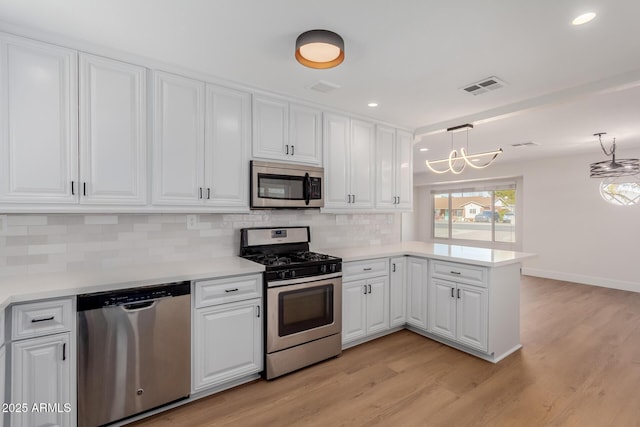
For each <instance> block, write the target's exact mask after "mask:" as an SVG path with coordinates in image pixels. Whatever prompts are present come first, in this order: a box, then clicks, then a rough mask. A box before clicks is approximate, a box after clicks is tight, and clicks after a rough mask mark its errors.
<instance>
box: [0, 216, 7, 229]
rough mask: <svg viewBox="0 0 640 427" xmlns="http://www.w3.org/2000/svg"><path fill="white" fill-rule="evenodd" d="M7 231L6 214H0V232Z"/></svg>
mask: <svg viewBox="0 0 640 427" xmlns="http://www.w3.org/2000/svg"><path fill="white" fill-rule="evenodd" d="M6 231H7V216H6V215H0V233H6Z"/></svg>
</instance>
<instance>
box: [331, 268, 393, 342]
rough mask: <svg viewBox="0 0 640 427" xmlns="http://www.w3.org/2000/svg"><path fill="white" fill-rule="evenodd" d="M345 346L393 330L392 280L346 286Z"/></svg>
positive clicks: (344, 307) (343, 303)
mask: <svg viewBox="0 0 640 427" xmlns="http://www.w3.org/2000/svg"><path fill="white" fill-rule="evenodd" d="M342 295H343V297H342V344H343V345H344V344H347V343H349V342H352V341H355V340H358V339H361V338H364V337H366V336H368V335H373V334H377V333H379V332H384V331H386V330H388V329H389V277H388V276H381V277H375V278H371V279H362V280H354V281H351V282H345V283H343V284H342Z"/></svg>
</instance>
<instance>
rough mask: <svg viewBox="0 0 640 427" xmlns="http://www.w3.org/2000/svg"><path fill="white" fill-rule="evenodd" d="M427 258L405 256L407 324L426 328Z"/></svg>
mask: <svg viewBox="0 0 640 427" xmlns="http://www.w3.org/2000/svg"><path fill="white" fill-rule="evenodd" d="M427 282H428V270H427V260H426V259H424V258H414V257H407V324H409V325H411V326H415V327H416V328H420V329H424V330H426V329H427Z"/></svg>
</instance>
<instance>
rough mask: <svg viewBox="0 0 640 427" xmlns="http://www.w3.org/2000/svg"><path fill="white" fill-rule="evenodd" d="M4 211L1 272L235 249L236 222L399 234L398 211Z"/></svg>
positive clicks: (318, 240)
mask: <svg viewBox="0 0 640 427" xmlns="http://www.w3.org/2000/svg"><path fill="white" fill-rule="evenodd" d="M198 220H199V222H198V224H197V226H196V227H195V228H194V229H192V230H188V229H187V221H186V215H184V214H122V215H69V214H50V215H9V216H8V228H7V229H6V230H5V231H0V277H2V276H4V277H8V276H17V275H30V274H41V273H50V272H73V271H84V270H108V269H111V268H114V267H118V266H135V265H146V264H149V263H154V262H171V261H183V260H194V259H206V258H207V257H215V256H229V255H237V254H238V252H239V251H240V228H246V227H268V226H272V227H282V226H289V225H308V226H310V227H311V247H312V249H315V250H323V249H330V248H341V247H351V246H369V245H381V244H391V243H397V242H399V241H400V233H401V231H400V223H401V220H400V214H358V215H355V214H354V215H346V214H345V215H333V214H321V213H319V212H318V211H317V210H297V211H294V210H285V211H252V212H251V213H247V214H201V215H198Z"/></svg>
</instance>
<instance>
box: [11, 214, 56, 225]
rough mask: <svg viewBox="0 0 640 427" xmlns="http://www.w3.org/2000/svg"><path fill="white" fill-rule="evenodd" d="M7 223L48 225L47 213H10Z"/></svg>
mask: <svg viewBox="0 0 640 427" xmlns="http://www.w3.org/2000/svg"><path fill="white" fill-rule="evenodd" d="M7 225H8V226H9V227H12V226H17V225H47V216H46V215H8V216H7Z"/></svg>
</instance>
